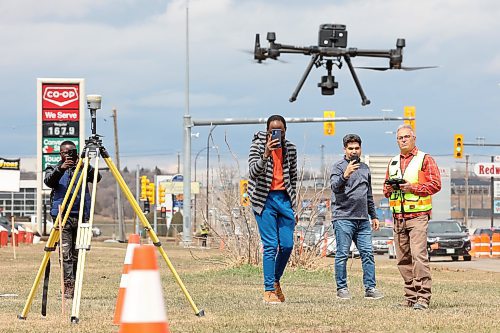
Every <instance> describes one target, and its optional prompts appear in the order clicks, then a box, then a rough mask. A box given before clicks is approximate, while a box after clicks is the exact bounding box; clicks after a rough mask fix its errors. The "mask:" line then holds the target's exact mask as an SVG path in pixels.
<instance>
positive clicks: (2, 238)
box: [0, 226, 9, 247]
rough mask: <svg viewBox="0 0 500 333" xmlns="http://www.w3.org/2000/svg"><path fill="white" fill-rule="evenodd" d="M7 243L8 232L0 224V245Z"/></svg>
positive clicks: (4, 245)
mask: <svg viewBox="0 0 500 333" xmlns="http://www.w3.org/2000/svg"><path fill="white" fill-rule="evenodd" d="M8 244H9V233H8V231H7V229H5V228H4V227H2V226H0V247H6V246H7V245H8Z"/></svg>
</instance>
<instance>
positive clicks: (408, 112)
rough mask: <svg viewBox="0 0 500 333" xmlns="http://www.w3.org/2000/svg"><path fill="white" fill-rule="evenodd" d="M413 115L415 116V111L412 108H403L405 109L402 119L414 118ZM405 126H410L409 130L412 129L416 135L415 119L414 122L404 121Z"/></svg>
mask: <svg viewBox="0 0 500 333" xmlns="http://www.w3.org/2000/svg"><path fill="white" fill-rule="evenodd" d="M415 114H416V111H415V107H414V106H405V108H404V117H405V118H415ZM405 124H408V125H410V126H411V128H412V129H413V132H414V133H416V131H417V128H416V127H417V122H416V120H415V119H414V120H405Z"/></svg>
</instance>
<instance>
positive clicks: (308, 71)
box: [289, 54, 319, 103]
mask: <svg viewBox="0 0 500 333" xmlns="http://www.w3.org/2000/svg"><path fill="white" fill-rule="evenodd" d="M318 58H319V54H313V56H312V57H311V61H309V64H308V65H307V67H306V70H305V71H304V74H303V75H302V78H301V79H300V81H299V83H298V84H297V87H296V88H295V91H294V92H293V94H292V96H291V97H290V99H289V101H290V103H293V102H295V100H296V99H297V96H298V95H299V91H300V89H302V86H303V85H304V82H306V79H307V76H308V75H309V73H310V72H311V69H312V67H313V65H314V64H315V63H316V61H317V60H318Z"/></svg>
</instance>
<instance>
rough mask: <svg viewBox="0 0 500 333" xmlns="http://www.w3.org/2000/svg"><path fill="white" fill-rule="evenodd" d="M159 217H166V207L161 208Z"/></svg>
mask: <svg viewBox="0 0 500 333" xmlns="http://www.w3.org/2000/svg"><path fill="white" fill-rule="evenodd" d="M161 217H162V218H166V217H167V207H161Z"/></svg>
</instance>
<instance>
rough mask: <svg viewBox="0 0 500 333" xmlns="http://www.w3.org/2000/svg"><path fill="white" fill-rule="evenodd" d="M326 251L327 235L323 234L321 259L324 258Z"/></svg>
mask: <svg viewBox="0 0 500 333" xmlns="http://www.w3.org/2000/svg"><path fill="white" fill-rule="evenodd" d="M327 249H328V234H327V233H326V232H325V234H324V235H323V248H322V249H321V257H323V258H324V257H326V251H327Z"/></svg>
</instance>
